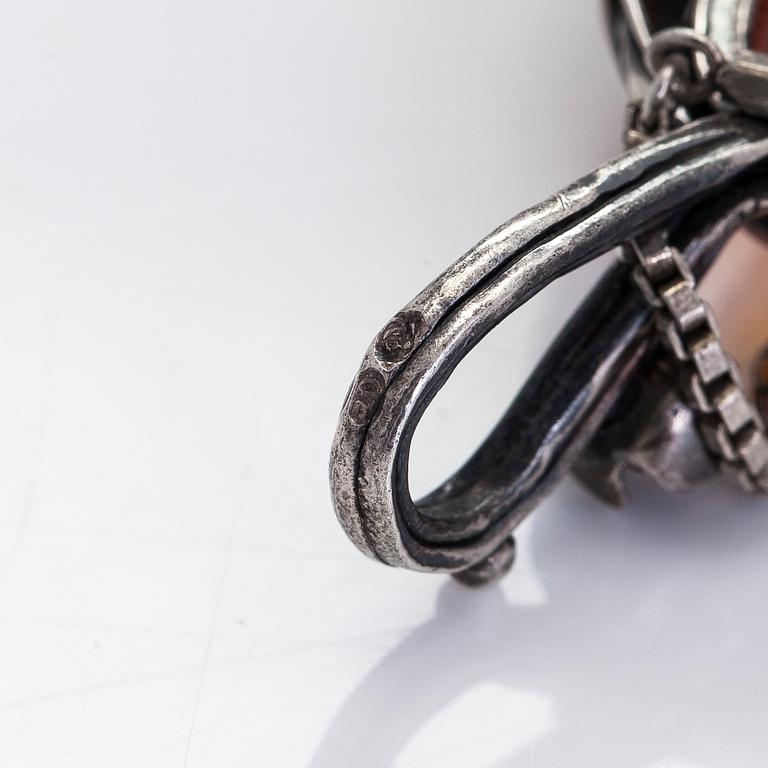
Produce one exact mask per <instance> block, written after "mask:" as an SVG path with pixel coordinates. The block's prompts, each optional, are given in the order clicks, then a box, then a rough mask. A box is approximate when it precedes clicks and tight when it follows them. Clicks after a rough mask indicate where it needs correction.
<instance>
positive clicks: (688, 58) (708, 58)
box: [624, 27, 725, 147]
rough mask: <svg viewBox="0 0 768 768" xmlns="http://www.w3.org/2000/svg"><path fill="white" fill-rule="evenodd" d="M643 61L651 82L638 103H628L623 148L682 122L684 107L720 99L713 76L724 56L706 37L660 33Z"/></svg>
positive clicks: (678, 30) (683, 30)
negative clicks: (650, 75)
mask: <svg viewBox="0 0 768 768" xmlns="http://www.w3.org/2000/svg"><path fill="white" fill-rule="evenodd" d="M644 58H645V66H646V68H647V70H648V72H650V73H651V74H652V75H653V80H652V82H651V84H650V85H649V86H648V89H647V90H646V92H645V95H644V96H643V98H642V99H641V100H640V101H638V102H636V103H633V104H630V107H629V113H628V117H627V125H626V129H625V136H624V138H625V142H626V144H627V146H628V147H634V146H637V145H638V144H641V143H642V142H643V141H645V140H646V139H648V138H650V137H652V136H657V135H659V134H663V133H666V132H667V131H669V130H670V129H671V128H673V127H675V125H678V124H681V123H684V122H687V121H688V120H689V119H690V113H689V112H688V108H689V107H690V108H694V109H695V108H698V107H700V106H701V105H704V104H708V105H710V106H712V105H714V104H716V103H718V102H719V101H721V100H722V94H721V93H720V92H719V90H718V85H717V74H718V71H719V70H720V69H721V68H722V66H723V64H724V63H725V57H724V55H723V52H722V51H721V50H720V48H719V47H718V45H717V44H716V43H715V42H714V41H713V40H712V39H710V38H709V37H707V36H706V35H701V34H699V33H698V32H695V31H694V30H692V29H689V28H687V27H672V28H669V29H664V30H662V31H660V32H658V33H657V34H655V35H654V36H653V37H652V38H651V39H650V40H649V41H648V43H647V45H646V47H645V51H644Z"/></svg>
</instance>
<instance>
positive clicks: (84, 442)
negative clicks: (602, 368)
mask: <svg viewBox="0 0 768 768" xmlns="http://www.w3.org/2000/svg"><path fill="white" fill-rule="evenodd" d="M599 5H600V4H599V3H598V2H597V0H586V1H585V2H571V1H569V2H566V1H565V0H537V2H522V0H504V1H503V2H502V1H501V0H496V1H492V0H483V1H482V2H468V0H464V1H463V2H459V1H458V0H421V1H420V2H407V0H393V1H390V2H379V3H373V2H363V1H361V0H347V1H346V2H344V1H342V0H304V2H272V3H267V2H264V1H263V0H256V2H253V0H250V1H246V0H242V1H241V2H236V1H235V0H218V2H214V1H213V0H206V1H205V2H202V1H201V0H194V1H191V0H185V2H182V1H181V0H173V1H169V0H153V1H152V2H149V1H148V0H141V1H140V2H96V1H95V0H94V1H93V2H85V0H72V1H71V2H66V3H62V2H56V1H54V0H50V1H49V2H40V1H39V0H26V1H25V2H23V3H6V4H5V5H4V6H3V7H2V8H0V105H1V106H2V120H0V196H1V198H0V211H1V212H2V214H1V215H0V267H1V269H0V766H2V768H28V767H32V768H38V767H40V768H48V767H55V768H60V767H61V768H74V767H75V766H100V767H104V768H129V767H136V768H139V767H147V768H149V767H150V766H160V767H161V768H177V767H178V768H181V767H182V766H189V767H190V768H193V767H202V766H206V767H215V768H223V767H226V768H235V767H237V766H249V767H251V768H253V767H256V766H258V767H261V766H269V767H271V766H276V767H278V768H282V767H283V766H286V767H288V768H294V767H298V766H312V767H313V768H320V767H321V766H322V767H323V768H330V767H333V768H347V767H350V768H384V766H409V768H410V767H413V768H431V767H432V766H435V767H437V766H440V768H453V767H454V766H456V767H459V766H461V768H464V767H465V766H470V767H472V768H475V767H479V768H486V767H487V768H502V767H506V766H535V767H536V768H549V767H553V766H558V767H559V766H563V767H565V766H568V768H571V767H572V766H589V767H590V768H598V767H601V766H605V767H606V768H608V767H609V766H610V768H620V767H621V766H637V767H640V766H664V767H665V768H673V767H674V768H682V767H683V766H684V767H685V768H693V767H694V766H696V767H697V768H698V767H699V766H701V767H707V768H710V767H712V766H722V767H723V768H726V767H727V768H734V767H736V768H738V767H739V766H764V765H765V764H766V762H767V761H768V733H767V732H766V716H768V669H767V667H768V660H767V659H768V653H767V652H766V647H768V619H767V618H766V614H767V613H768V608H767V606H768V601H766V597H767V595H766V592H767V591H768V590H767V589H766V571H767V570H768V516H766V515H765V512H766V503H765V502H764V501H760V500H749V499H743V498H742V497H741V496H740V495H738V493H736V492H734V491H730V490H727V489H723V488H721V487H719V486H715V487H711V488H709V489H706V490H704V491H701V492H699V493H698V494H695V495H693V496H691V497H681V498H673V497H670V496H667V495H665V494H662V493H661V492H658V491H655V490H653V489H652V488H650V487H649V486H647V485H646V484H643V483H635V484H634V487H633V499H634V500H633V503H632V505H631V506H630V508H628V509H627V510H624V511H614V510H609V509H607V508H605V507H604V506H603V505H601V504H600V503H599V502H597V501H595V500H594V499H592V498H591V497H589V496H587V494H586V493H585V492H583V491H582V490H581V489H580V488H578V487H577V486H576V485H575V484H574V483H573V482H571V481H567V482H565V483H564V484H563V485H562V487H561V488H560V489H558V490H557V492H556V493H555V494H554V495H553V496H552V497H551V498H550V499H549V500H548V501H547V502H546V503H545V504H543V505H542V507H541V508H540V509H539V510H537V511H536V513H535V514H534V515H533V516H532V517H531V518H530V519H529V520H528V521H527V522H526V523H525V524H524V526H523V527H522V528H521V529H520V534H519V536H518V542H519V558H518V563H517V564H516V566H515V569H514V571H513V573H512V574H510V575H509V576H508V577H507V578H506V579H505V580H504V582H503V583H502V584H501V585H499V586H496V587H493V588H488V589H485V590H482V591H469V590H466V589H462V588H460V587H458V586H456V585H454V584H453V583H452V582H451V581H450V580H448V579H445V578H442V577H439V576H425V575H420V574H411V573H407V572H399V571H395V570H392V569H388V568H385V567H383V566H381V565H378V564H375V563H372V562H370V561H368V560H366V559H365V558H363V557H362V556H361V555H359V554H358V553H357V552H356V551H355V550H354V549H353V547H352V545H351V544H349V543H348V542H347V540H346V538H345V537H344V535H343V533H342V531H341V529H340V528H339V527H338V525H337V523H336V520H335V518H334V516H333V512H332V510H331V505H330V500H329V494H328V490H327V482H326V462H327V454H328V449H329V446H330V441H331V437H332V433H333V429H334V426H335V422H336V417H337V414H338V410H339V408H340V406H341V403H342V400H343V397H344V394H345V392H346V389H347V386H348V384H349V382H350V381H351V378H352V376H353V374H354V372H355V370H356V366H357V364H358V361H359V358H360V356H361V355H362V353H363V351H364V349H365V347H366V346H367V344H368V342H369V340H370V339H371V338H372V337H373V335H374V334H375V332H376V331H377V330H378V328H379V327H380V326H381V325H382V324H383V323H384V322H385V321H386V320H387V319H388V318H389V317H390V316H391V315H392V314H393V313H394V312H395V311H396V310H397V309H399V308H400V307H401V306H402V305H403V304H404V303H405V302H406V301H407V300H408V299H410V298H411V296H413V295H414V294H415V293H416V292H417V291H418V290H420V289H421V288H422V287H423V286H424V285H425V284H426V283H427V282H428V281H429V280H431V279H432V277H434V276H435V275H436V274H437V273H438V272H439V271H440V270H442V269H443V268H444V267H446V266H447V265H448V264H450V263H451V262H452V261H453V260H454V259H456V258H457V257H458V256H460V255H461V253H462V252H463V251H465V250H466V249H467V248H468V247H469V246H471V245H472V244H473V243H474V242H475V241H477V240H478V239H479V238H480V237H481V236H483V235H484V234H486V233H487V232H488V231H490V230H491V229H493V228H494V227H495V226H496V225H497V224H499V223H500V222H501V221H503V220H504V219H506V218H508V217H509V216H511V215H513V214H514V213H516V212H518V211H519V210H520V209H522V208H524V207H526V206H528V205H530V204H532V203H534V202H536V201H537V200H538V199H540V198H541V197H543V196H545V195H548V194H550V193H552V192H554V191H555V190H557V189H558V188H559V187H561V186H563V185H565V184H566V183H568V182H570V181H571V180H572V179H573V178H575V177H576V176H579V175H581V174H583V173H585V172H587V171H589V170H591V168H592V167H594V166H595V165H597V164H599V163H600V162H602V161H603V160H605V159H607V158H609V157H610V156H611V155H613V154H615V153H616V152H617V151H618V150H619V136H620V129H621V121H622V113H623V94H622V89H621V86H620V83H619V79H618V76H617V74H616V72H615V71H614V68H613V63H612V61H611V56H610V52H609V49H608V44H607V41H606V36H605V33H604V29H603V25H602V19H601V14H600V7H599ZM599 268H600V267H599V265H596V266H594V267H593V268H590V269H586V270H580V271H579V273H578V274H577V275H575V276H572V277H570V278H568V279H566V280H563V281H560V282H559V283H558V284H556V285H555V286H553V287H552V288H551V289H549V290H548V291H546V292H545V293H544V294H542V295H541V296H540V297H538V298H537V299H536V300H535V301H534V302H533V303H532V304H531V305H530V306H528V307H526V308H525V309H524V311H523V312H521V313H520V315H519V316H517V315H516V316H515V318H513V319H512V320H511V321H509V322H508V323H506V324H505V325H504V326H502V328H501V329H500V330H498V331H497V332H494V334H492V335H491V336H490V337H489V338H488V339H487V340H486V341H485V342H484V343H483V344H482V345H481V347H480V348H479V349H478V350H477V351H476V352H475V353H473V355H472V356H471V358H470V360H469V361H468V362H467V363H466V364H465V365H464V366H463V367H462V369H460V371H459V372H458V373H457V376H456V379H455V380H452V381H451V383H450V384H449V386H448V387H447V388H446V391H445V392H444V393H442V394H441V396H440V397H439V398H438V400H437V401H436V402H435V404H434V407H433V408H432V409H431V410H430V412H429V413H428V414H427V417H426V418H425V424H424V428H423V430H422V432H421V433H419V435H417V440H416V444H415V447H414V457H413V462H414V467H413V472H414V482H415V485H416V486H417V488H420V489H421V490H426V489H427V488H428V487H429V486H430V485H431V484H433V483H434V482H436V481H437V480H439V479H441V478H442V477H443V476H444V475H445V473H446V472H448V471H449V470H450V469H452V468H453V467H455V466H457V465H458V463H459V462H460V461H461V459H462V458H463V457H464V456H465V455H466V454H467V453H468V452H469V450H470V448H471V447H472V445H473V443H476V442H477V441H478V440H479V439H480V438H481V437H482V435H483V434H484V433H485V431H486V430H487V429H488V428H489V427H490V425H491V424H492V423H493V421H494V419H495V417H497V416H498V415H499V414H500V413H501V411H502V409H503V408H504V406H505V404H506V403H507V402H508V400H509V399H510V397H511V396H512V394H513V393H514V390H515V387H516V386H518V385H519V383H520V382H521V381H522V380H523V378H524V377H525V375H526V373H527V371H528V370H529V369H530V367H531V366H532V365H533V363H534V362H535V360H536V359H537V357H538V356H539V355H540V354H541V351H542V350H543V348H544V346H545V345H546V344H547V342H548V340H549V339H550V338H551V337H552V334H553V333H554V331H555V329H556V328H557V327H558V326H559V324H560V323H561V322H562V321H563V320H564V319H565V318H566V317H567V315H568V312H569V310H570V308H571V307H573V306H574V305H575V304H576V302H577V301H578V299H579V297H580V296H581V295H583V293H584V291H585V290H586V289H587V287H588V286H589V285H590V283H591V282H592V281H593V280H594V277H595V275H596V274H597V273H598V272H599Z"/></svg>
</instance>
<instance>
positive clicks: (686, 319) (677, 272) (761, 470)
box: [623, 240, 768, 492]
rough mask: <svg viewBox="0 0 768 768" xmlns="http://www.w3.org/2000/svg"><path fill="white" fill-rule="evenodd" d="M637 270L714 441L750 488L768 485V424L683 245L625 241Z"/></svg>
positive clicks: (729, 472)
mask: <svg viewBox="0 0 768 768" xmlns="http://www.w3.org/2000/svg"><path fill="white" fill-rule="evenodd" d="M623 257H624V260H625V261H628V262H629V263H630V264H632V265H633V271H632V278H633V280H634V281H635V283H636V284H637V286H638V288H639V289H640V292H641V293H642V295H643V297H644V299H645V302H646V303H647V304H648V305H649V306H650V307H651V308H652V309H653V311H654V317H655V322H656V326H657V328H658V330H659V333H660V335H661V338H662V340H663V341H664V342H665V344H666V346H667V347H668V348H669V350H670V351H671V353H672V355H673V356H674V358H675V360H676V361H677V364H678V366H679V369H680V372H681V374H682V376H681V380H682V388H683V390H684V394H685V395H686V397H687V400H688V401H689V403H690V406H691V408H692V409H693V410H694V412H695V413H696V415H697V423H698V427H699V431H700V433H701V436H702V439H703V440H704V443H705V445H706V446H707V448H708V449H709V450H710V451H711V452H712V453H713V454H714V456H715V457H716V458H717V460H718V464H719V466H720V469H721V471H722V472H723V474H725V475H726V476H727V477H728V478H729V479H731V480H733V481H735V482H736V483H738V485H740V486H741V487H742V488H743V489H745V490H747V491H750V492H768V439H767V438H766V431H765V424H764V422H763V420H762V418H761V417H760V415H759V414H758V412H757V410H756V409H755V407H754V405H753V404H752V403H751V402H750V400H749V398H748V397H747V395H746V394H745V392H744V387H743V386H742V382H741V377H740V375H739V372H738V369H737V368H736V365H735V363H734V361H733V360H732V359H731V358H730V356H729V355H728V354H727V353H726V352H725V350H724V349H723V345H722V342H721V340H720V333H719V331H718V328H717V324H716V322H715V319H714V317H713V316H712V311H711V309H710V307H709V305H708V304H707V303H706V302H705V301H704V299H702V298H701V296H700V295H699V293H698V291H697V290H696V284H695V279H694V277H693V275H692V273H691V270H690V268H689V267H688V264H687V263H686V261H685V259H684V258H683V257H682V255H681V254H680V252H679V251H678V250H677V249H676V248H673V247H671V246H669V245H667V244H663V243H661V244H659V243H658V242H653V241H651V240H649V241H648V242H647V243H642V244H638V243H632V244H631V245H630V246H627V247H625V248H624V253H623Z"/></svg>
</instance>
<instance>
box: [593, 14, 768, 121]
mask: <svg viewBox="0 0 768 768" xmlns="http://www.w3.org/2000/svg"><path fill="white" fill-rule="evenodd" d="M757 5H758V3H757V0H697V2H693V3H687V2H674V1H672V2H663V1H662V0H645V2H643V0H607V2H606V11H607V13H606V16H607V19H608V23H609V29H610V33H611V40H612V42H613V45H614V50H615V52H616V59H617V62H618V64H619V69H620V71H621V74H622V77H623V79H624V83H625V86H626V89H627V93H628V94H629V97H630V99H631V100H632V101H640V100H641V99H642V98H643V97H644V96H645V94H646V93H647V89H648V86H649V85H650V83H651V81H652V80H653V77H654V75H655V71H654V68H653V67H652V66H650V64H649V62H648V57H647V51H648V49H649V47H650V46H652V44H653V38H654V36H656V35H657V34H658V33H659V32H664V33H665V34H666V33H669V32H672V31H674V30H675V29H685V28H691V29H694V30H695V31H696V32H697V33H699V34H701V35H704V36H706V37H707V38H708V39H709V40H711V41H712V43H713V44H714V45H716V46H717V48H718V49H719V51H720V52H721V53H722V56H723V62H722V65H720V66H718V67H717V71H716V72H708V67H707V63H706V60H705V59H704V57H703V56H702V55H701V54H698V55H697V56H695V59H694V60H695V62H696V63H697V65H698V67H697V69H698V74H699V75H705V74H711V76H712V77H713V79H714V81H715V83H716V85H717V89H718V97H719V98H720V99H722V100H723V104H724V106H726V107H728V108H731V109H735V110H738V111H741V112H744V113H746V114H750V115H755V116H758V117H768V55H765V54H763V53H759V52H755V51H750V50H749V32H750V25H751V23H752V18H753V14H754V12H755V9H756V8H757Z"/></svg>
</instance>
